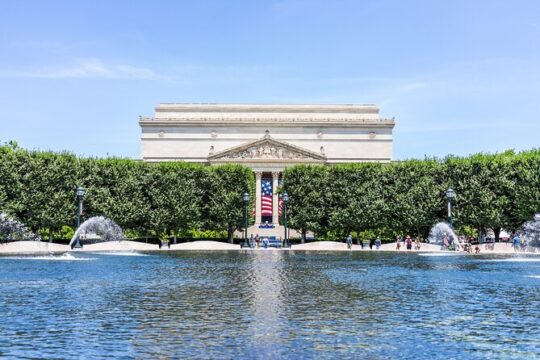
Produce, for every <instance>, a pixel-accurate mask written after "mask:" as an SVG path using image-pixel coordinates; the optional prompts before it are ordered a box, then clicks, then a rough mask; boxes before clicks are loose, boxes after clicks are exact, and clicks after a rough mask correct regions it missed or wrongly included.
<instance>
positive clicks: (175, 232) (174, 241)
mask: <svg viewBox="0 0 540 360" xmlns="http://www.w3.org/2000/svg"><path fill="white" fill-rule="evenodd" d="M177 233H178V230H176V228H174V230H173V234H174V240H173V244H176V238H177V237H176V234H177Z"/></svg>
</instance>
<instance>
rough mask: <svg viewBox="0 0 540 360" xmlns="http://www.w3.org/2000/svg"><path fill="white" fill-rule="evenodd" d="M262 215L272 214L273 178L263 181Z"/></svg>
mask: <svg viewBox="0 0 540 360" xmlns="http://www.w3.org/2000/svg"><path fill="white" fill-rule="evenodd" d="M261 190H262V192H261V215H262V216H265V215H270V216H271V215H272V180H262V181H261Z"/></svg>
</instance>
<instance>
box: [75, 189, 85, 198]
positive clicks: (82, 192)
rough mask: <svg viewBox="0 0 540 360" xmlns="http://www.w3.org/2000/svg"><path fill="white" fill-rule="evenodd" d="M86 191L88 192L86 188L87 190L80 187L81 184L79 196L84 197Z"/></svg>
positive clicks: (78, 191)
mask: <svg viewBox="0 0 540 360" xmlns="http://www.w3.org/2000/svg"><path fill="white" fill-rule="evenodd" d="M85 192H86V190H85V189H84V188H83V187H80V186H79V187H78V188H77V196H78V197H81V198H82V197H83V196H84V193H85Z"/></svg>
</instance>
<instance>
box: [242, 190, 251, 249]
mask: <svg viewBox="0 0 540 360" xmlns="http://www.w3.org/2000/svg"><path fill="white" fill-rule="evenodd" d="M242 199H243V200H244V246H245V247H249V244H248V213H247V209H248V204H249V194H248V193H247V192H246V193H244V196H243V197H242Z"/></svg>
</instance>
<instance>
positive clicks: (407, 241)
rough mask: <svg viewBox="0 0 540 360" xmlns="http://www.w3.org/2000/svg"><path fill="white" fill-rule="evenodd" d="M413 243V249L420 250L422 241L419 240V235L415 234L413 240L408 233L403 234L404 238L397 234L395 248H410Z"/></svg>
mask: <svg viewBox="0 0 540 360" xmlns="http://www.w3.org/2000/svg"><path fill="white" fill-rule="evenodd" d="M413 243H414V250H420V248H421V247H422V241H421V240H420V236H417V237H416V238H415V239H414V241H413V240H412V238H411V237H410V235H407V236H405V238H402V237H401V236H398V237H397V238H396V250H401V247H402V246H403V247H405V248H407V250H412V248H413Z"/></svg>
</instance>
